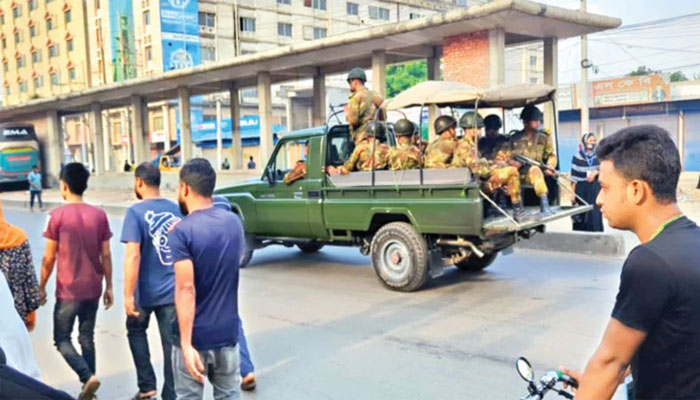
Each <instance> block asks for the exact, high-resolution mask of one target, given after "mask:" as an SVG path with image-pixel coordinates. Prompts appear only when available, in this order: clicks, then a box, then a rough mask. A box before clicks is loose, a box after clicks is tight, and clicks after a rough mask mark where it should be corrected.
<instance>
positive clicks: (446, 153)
mask: <svg viewBox="0 0 700 400" xmlns="http://www.w3.org/2000/svg"><path fill="white" fill-rule="evenodd" d="M456 148H457V139H455V138H445V137H442V136H440V137H439V138H437V139H436V140H435V141H433V143H430V145H429V146H428V148H427V149H425V168H448V167H449V166H450V163H451V162H452V157H453V156H454V151H455V149H456Z"/></svg>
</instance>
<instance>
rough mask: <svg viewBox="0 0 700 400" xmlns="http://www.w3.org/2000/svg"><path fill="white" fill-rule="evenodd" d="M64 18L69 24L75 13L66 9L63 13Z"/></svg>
mask: <svg viewBox="0 0 700 400" xmlns="http://www.w3.org/2000/svg"><path fill="white" fill-rule="evenodd" d="M63 17H64V20H65V21H66V24H69V23H70V22H71V21H72V20H73V13H72V12H71V10H66V13H65V14H63Z"/></svg>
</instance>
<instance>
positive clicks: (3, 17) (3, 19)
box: [0, 14, 5, 25]
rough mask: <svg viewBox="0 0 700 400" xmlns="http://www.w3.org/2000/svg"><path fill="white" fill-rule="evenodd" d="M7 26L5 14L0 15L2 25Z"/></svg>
mask: <svg viewBox="0 0 700 400" xmlns="http://www.w3.org/2000/svg"><path fill="white" fill-rule="evenodd" d="M4 24H5V14H0V25H4Z"/></svg>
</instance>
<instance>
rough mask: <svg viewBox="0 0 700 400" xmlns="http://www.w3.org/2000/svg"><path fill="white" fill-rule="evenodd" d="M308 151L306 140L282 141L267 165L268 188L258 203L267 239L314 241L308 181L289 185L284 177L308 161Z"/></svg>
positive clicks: (260, 223) (258, 212) (257, 207)
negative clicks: (311, 238) (312, 237)
mask: <svg viewBox="0 0 700 400" xmlns="http://www.w3.org/2000/svg"><path fill="white" fill-rule="evenodd" d="M305 147H306V140H305V139H304V140H287V141H283V142H281V143H280V145H279V146H277V149H276V150H275V153H274V154H273V155H272V158H270V161H269V162H268V164H267V167H266V170H265V171H266V172H265V176H266V178H265V180H266V182H267V183H268V185H267V186H264V187H262V188H260V190H259V191H258V192H257V194H256V199H255V203H256V204H255V208H256V214H257V218H258V225H259V231H260V232H261V233H264V234H265V235H271V236H285V237H299V238H308V237H311V230H310V228H309V214H308V201H309V193H308V192H309V187H308V186H309V182H308V179H306V178H305V179H299V180H297V181H294V182H292V183H291V184H289V185H288V184H285V183H284V176H285V175H286V174H287V173H288V172H289V171H291V170H292V168H294V166H295V165H296V163H297V161H299V160H302V159H304V158H305V156H304V148H305ZM307 169H308V166H307ZM314 200H317V199H314Z"/></svg>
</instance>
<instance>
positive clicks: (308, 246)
mask: <svg viewBox="0 0 700 400" xmlns="http://www.w3.org/2000/svg"><path fill="white" fill-rule="evenodd" d="M297 247H298V248H299V250H301V251H303V252H304V253H309V254H310V253H316V252H317V251H319V250H321V249H322V248H323V243H317V242H308V243H297Z"/></svg>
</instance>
